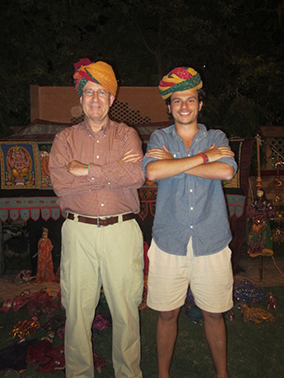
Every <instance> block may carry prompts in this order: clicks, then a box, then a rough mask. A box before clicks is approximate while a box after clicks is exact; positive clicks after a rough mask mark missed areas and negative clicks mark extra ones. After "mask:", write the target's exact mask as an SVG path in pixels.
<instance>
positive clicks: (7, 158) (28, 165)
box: [0, 141, 39, 189]
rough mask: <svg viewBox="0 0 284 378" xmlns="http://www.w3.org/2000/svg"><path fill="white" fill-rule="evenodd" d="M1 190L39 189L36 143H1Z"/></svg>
mask: <svg viewBox="0 0 284 378" xmlns="http://www.w3.org/2000/svg"><path fill="white" fill-rule="evenodd" d="M0 157H1V189H38V188H39V176H38V158H37V151H36V143H35V142H24V143H23V142H20V141H16V142H15V141H11V142H8V141H5V142H4V141H3V142H0Z"/></svg>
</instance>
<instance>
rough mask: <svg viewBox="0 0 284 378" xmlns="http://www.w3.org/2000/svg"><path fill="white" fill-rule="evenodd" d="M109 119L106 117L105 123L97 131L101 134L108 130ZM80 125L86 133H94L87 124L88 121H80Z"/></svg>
mask: <svg viewBox="0 0 284 378" xmlns="http://www.w3.org/2000/svg"><path fill="white" fill-rule="evenodd" d="M110 122H111V121H110V119H109V118H108V119H107V122H106V123H105V125H104V126H103V127H102V128H101V129H100V130H99V131H98V133H102V135H106V134H107V133H108V130H109V128H110ZM82 127H83V128H84V129H85V130H86V131H87V132H88V133H91V134H94V132H93V130H92V129H91V127H90V126H89V125H88V123H87V122H86V121H85V120H84V121H83V122H82Z"/></svg>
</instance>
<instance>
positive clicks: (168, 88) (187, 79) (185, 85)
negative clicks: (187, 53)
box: [159, 67, 203, 100]
mask: <svg viewBox="0 0 284 378" xmlns="http://www.w3.org/2000/svg"><path fill="white" fill-rule="evenodd" d="M202 86H203V83H202V80H201V77H200V75H199V73H198V72H196V71H195V70H194V69H193V68H190V67H177V68H174V69H173V70H172V71H171V72H169V73H168V74H167V75H165V76H164V77H163V78H162V80H161V81H160V84H159V92H160V94H161V96H162V98H163V99H164V100H166V99H167V98H168V97H170V96H171V95H172V94H173V93H174V92H180V91H185V90H187V89H200V88H202Z"/></svg>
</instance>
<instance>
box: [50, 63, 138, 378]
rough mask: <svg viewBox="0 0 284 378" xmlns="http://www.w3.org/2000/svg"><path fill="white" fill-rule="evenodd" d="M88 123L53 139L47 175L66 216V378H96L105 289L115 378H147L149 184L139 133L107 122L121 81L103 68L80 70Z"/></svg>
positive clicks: (81, 65) (63, 266)
mask: <svg viewBox="0 0 284 378" xmlns="http://www.w3.org/2000/svg"><path fill="white" fill-rule="evenodd" d="M74 79H75V88H76V89H77V92H78V94H79V96H80V102H81V105H82V108H83V112H84V114H85V118H84V121H83V122H81V123H79V124H77V125H75V126H72V127H69V128H66V129H65V130H63V131H62V132H60V133H58V134H57V135H56V137H55V139H54V142H53V145H52V150H51V153H50V162H49V169H50V175H51V180H52V184H53V188H54V191H55V193H56V194H57V196H58V197H59V199H58V204H59V205H60V207H61V209H62V210H63V211H64V212H65V213H66V214H67V219H66V221H65V222H64V224H63V226H62V251H61V276H60V280H61V291H62V303H63V306H64V308H65V310H66V330H65V356H66V376H67V377H68V378H71V377H72V378H75V377H81V378H83V377H84V378H93V376H94V364H93V352H92V343H91V326H92V322H93V319H94V315H95V309H96V306H97V304H98V301H99V297H100V290H101V285H102V284H103V290H104V293H105V295H106V299H107V302H108V306H109V309H110V312H111V316H112V324H113V350H112V356H113V367H114V371H115V377H118V378H122V377H142V373H141V370H140V334H139V318H138V305H139V303H140V301H141V297H142V289H143V239H142V233H141V230H140V228H139V225H138V223H137V222H136V220H135V219H134V218H135V214H136V213H138V212H139V199H138V194H137V189H138V188H139V187H140V186H141V185H142V184H143V182H144V174H143V171H142V156H143V155H142V149H141V141H140V139H139V137H138V135H137V133H136V131H135V130H134V129H133V128H131V127H128V126H126V125H125V124H119V123H116V122H113V121H111V120H110V119H109V116H108V113H109V109H110V106H111V105H112V103H113V101H114V99H115V95H116V90H117V80H116V77H115V74H114V72H113V69H112V67H111V66H110V65H108V64H107V63H105V62H102V61H98V62H95V63H91V62H90V61H89V60H88V59H84V60H81V61H80V62H78V63H77V64H76V65H75V74H74Z"/></svg>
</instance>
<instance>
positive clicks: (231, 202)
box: [225, 194, 246, 218]
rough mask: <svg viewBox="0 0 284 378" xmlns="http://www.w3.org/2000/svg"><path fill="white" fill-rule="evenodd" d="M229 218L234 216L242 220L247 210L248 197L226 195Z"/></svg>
mask: <svg viewBox="0 0 284 378" xmlns="http://www.w3.org/2000/svg"><path fill="white" fill-rule="evenodd" d="M225 198H226V202H227V207H228V212H229V217H232V216H233V215H234V216H236V217H237V218H240V217H241V216H242V215H243V213H244V210H245V206H244V205H245V200H246V196H242V195H240V194H226V195H225Z"/></svg>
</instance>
